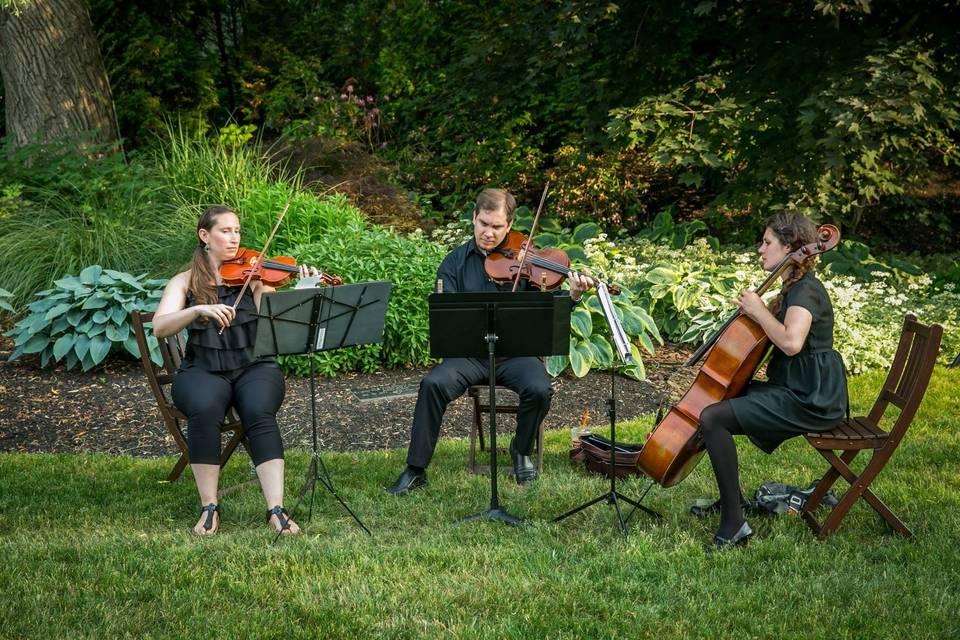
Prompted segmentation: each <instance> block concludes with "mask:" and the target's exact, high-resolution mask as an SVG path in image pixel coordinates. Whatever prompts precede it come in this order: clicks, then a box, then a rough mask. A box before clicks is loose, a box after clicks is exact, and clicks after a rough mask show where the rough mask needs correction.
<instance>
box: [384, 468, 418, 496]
mask: <svg viewBox="0 0 960 640" xmlns="http://www.w3.org/2000/svg"><path fill="white" fill-rule="evenodd" d="M425 486H427V472H426V470H423V471H414V470H413V469H410V468H409V467H407V468H406V469H404V470H403V473H401V474H400V477H399V478H397V481H396V482H394V483H393V484H392V485H391V486H389V487H387V488H386V491H387V493H392V494H393V495H395V496H402V495H403V494H405V493H409V492H411V491H414V490H416V489H419V488H420V487H425Z"/></svg>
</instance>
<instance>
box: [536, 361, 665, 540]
mask: <svg viewBox="0 0 960 640" xmlns="http://www.w3.org/2000/svg"><path fill="white" fill-rule="evenodd" d="M615 380H616V373H615V372H614V370H613V369H611V370H610V398H609V399H608V400H607V407H608V409H607V415H608V416H609V417H610V472H609V473H610V491H608V492H606V493H604V494H601V495H599V496H597V497H596V498H594V499H593V500H589V501H587V502H584V503H583V504H581V505H580V506H577V507H574V508H573V509H570V510H569V511H567V512H565V513H562V514H560V515H559V516H557V517H556V518H554V519H553V522H560V521H561V520H564V519H566V518H569V517H570V516H572V515H573V514H575V513H580V512H581V511H583V510H584V509H586V508H587V507H592V506H593V505H595V504H597V503H598V502H600V501H601V500H602V501H604V502H606V503H607V504H612V505H613V507H614V509H615V510H616V512H617V522H618V523H619V524H620V531H621V532H622V533H623V535H624V537H626V535H627V522H629V520H630V518H632V517H633V514H634V513H636V512H637V510H638V509H639V510H640V511H643V512H644V513H646V514H647V515H649V516H651V517H653V518H661V517H662V516H661V515H660V514H659V513H657V512H656V511H654V510H653V509H650V508H648V507H645V506H643V505H642V504H640V503H641V502H643V499H644V498H646V497H647V494H648V493H650V489H652V488H653V485H654V481H653V480H651V481H650V484H649V485H647V488H646V489H645V490H644V492H643V495H641V496H640V500H631V499H630V498H628V497H626V496H625V495H623V494H622V493H620V492H619V491H617V467H616V458H617V396H616V387H615ZM621 502H625V503H627V504H629V505H631V506H633V511H631V512H630V515H628V516H627V517H626V518H624V517H623V510H622V509H621V508H620V503H621Z"/></svg>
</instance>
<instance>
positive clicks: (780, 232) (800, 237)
mask: <svg viewBox="0 0 960 640" xmlns="http://www.w3.org/2000/svg"><path fill="white" fill-rule="evenodd" d="M766 228H768V229H770V231H772V232H773V235H774V236H776V238H777V240H779V241H780V244H782V245H784V246H785V247H790V251H796V250H797V249H799V248H800V247H802V246H804V245H806V244H810V243H812V242H814V241H816V239H817V227H816V225H814V224H813V222H811V221H810V220H809V219H808V218H806V217H804V216H802V215H800V214H799V213H789V212H786V213H776V214H774V215H772V216H770V217H769V218H767V221H766ZM816 262H817V257H816V256H810V257H809V258H807V259H806V260H804V261H803V263H801V264H799V265H793V266H791V267H790V269H789V270H788V272H787V274H788V275H787V277H786V278H784V280H783V286H782V287H780V293H778V294H777V296H776V297H775V298H774V299H773V300H771V301H770V305H769V306H768V307H767V308H768V309H770V312H771V313H772V314H774V315H776V314H777V312H778V311H780V307H781V306H782V305H783V301H784V296H785V295H786V293H787V291H789V290H790V288H791V287H792V286H793V285H795V284H796V283H797V281H798V280H800V278H802V277H803V276H804V274H806V273H807V272H808V271H813V270H814V267H815V265H816Z"/></svg>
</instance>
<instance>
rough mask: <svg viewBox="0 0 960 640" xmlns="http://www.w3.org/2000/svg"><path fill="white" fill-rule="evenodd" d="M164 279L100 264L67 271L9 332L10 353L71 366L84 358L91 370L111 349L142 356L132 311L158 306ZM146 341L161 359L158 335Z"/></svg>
mask: <svg viewBox="0 0 960 640" xmlns="http://www.w3.org/2000/svg"><path fill="white" fill-rule="evenodd" d="M165 284H166V281H165V280H147V279H145V276H143V275H140V276H132V275H130V274H129V273H124V272H121V271H114V270H112V269H103V268H102V267H100V266H99V265H93V266H90V267H87V268H86V269H84V270H83V271H81V272H80V275H79V276H71V275H68V276H64V277H63V278H60V279H59V280H57V281H56V282H55V283H54V285H55V286H54V288H52V289H47V290H45V291H41V292H39V293H38V294H37V299H36V300H35V301H34V302H31V303H30V304H29V305H28V306H27V309H28V310H29V311H30V313H29V314H28V315H27V317H25V318H24V319H22V320H20V321H19V322H17V324H16V325H14V327H13V329H11V330H10V331H8V332H7V333H6V334H5V335H7V336H11V337H13V338H14V347H15V348H14V350H13V353H12V354H11V355H10V359H11V360H16V359H17V358H19V357H20V356H21V355H23V354H30V353H38V354H40V366H42V367H46V366H47V365H49V364H51V362H60V361H61V360H64V361H65V362H66V365H67V368H68V369H72V368H73V367H74V366H76V365H77V364H79V365H80V366H81V367H83V370H84V371H87V370H89V369H91V368H93V367H95V366H96V365H98V364H100V363H101V362H102V361H103V360H104V358H106V357H107V355H108V354H109V353H110V352H111V351H113V352H119V351H124V350H125V351H126V352H128V353H130V354H132V355H134V356H135V357H140V350H139V349H138V347H137V342H136V338H135V337H134V333H133V328H132V326H131V323H130V312H131V311H153V310H154V309H156V306H157V303H158V302H159V301H160V296H161V295H162V293H163V287H164V285H165ZM147 341H148V343H149V345H150V355H151V357H152V359H153V360H154V362H156V363H158V364H159V363H160V352H159V349H158V347H157V340H156V338H154V337H153V335H148V336H147Z"/></svg>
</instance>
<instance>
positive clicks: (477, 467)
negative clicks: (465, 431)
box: [467, 385, 543, 474]
mask: <svg viewBox="0 0 960 640" xmlns="http://www.w3.org/2000/svg"><path fill="white" fill-rule="evenodd" d="M495 394H496V402H497V415H498V416H500V415H502V414H513V415H517V410H518V409H519V400H518V399H517V394H515V393H514V392H512V391H510V390H509V389H507V388H506V387H502V386H500V385H497V388H496V391H495ZM504 394H510V395H511V396H512V400H511V401H508V400H506V399H505V398H504V399H501V395H504ZM467 396H468V397H469V398H470V399H471V401H472V402H473V424H472V425H470V454H469V456H468V457H467V467H468V468H469V469H470V471H471V472H473V473H477V474H480V473H483V474H485V473H489V471H490V465H489V464H480V463H478V462H477V440H478V439H479V441H480V452H481V453H482V452H484V451H486V450H487V446H486V442H485V439H484V435H483V418H484V417H485V416H487V415H489V413H488V412H489V411H490V387H489V386H487V385H474V386H472V387H470V388H469V389H467ZM503 433H504V429H503V423H502V422H501V421H500V420H497V435H498V436H500V435H502V434H503ZM533 453H534V455H535V456H536V459H537V462H536V464H537V473H538V474H541V473H543V423H542V422H541V423H540V427H539V428H538V429H537V440H536V443H535V444H534V450H533ZM501 454H503V457H502V458H499V459H500V460H506V461H507V463H506V464H499V463H498V465H497V466H499V467H500V468H501V470H503V471H506V472H507V473H509V474H513V461H512V460H511V458H510V451H509V449H508V448H507V447H500V446H498V447H497V456H498V457H499V456H500V455H501Z"/></svg>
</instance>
